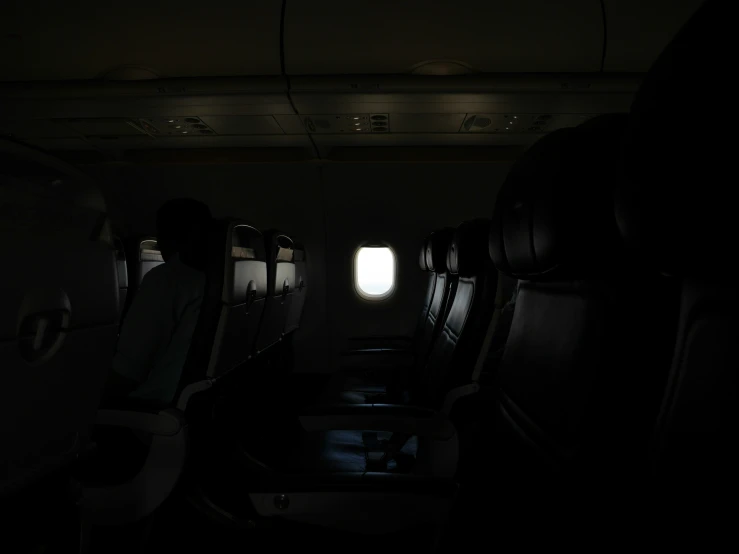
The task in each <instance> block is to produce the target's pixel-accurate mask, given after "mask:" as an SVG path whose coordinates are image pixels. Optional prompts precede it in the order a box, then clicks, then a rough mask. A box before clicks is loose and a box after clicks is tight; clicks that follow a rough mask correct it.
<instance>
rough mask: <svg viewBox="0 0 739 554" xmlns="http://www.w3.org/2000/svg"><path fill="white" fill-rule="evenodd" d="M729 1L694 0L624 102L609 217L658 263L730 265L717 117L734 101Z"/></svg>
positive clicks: (727, 171)
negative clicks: (626, 116)
mask: <svg viewBox="0 0 739 554" xmlns="http://www.w3.org/2000/svg"><path fill="white" fill-rule="evenodd" d="M731 7H732V3H731V2H714V1H712V0H709V1H708V2H705V3H704V4H703V6H702V7H701V8H700V9H699V10H698V11H697V12H696V13H695V14H694V16H693V17H692V18H691V19H690V20H689V21H688V23H687V24H686V25H685V26H684V27H683V29H682V30H681V31H680V32H679V33H678V34H677V35H676V36H675V38H674V40H673V41H672V42H671V43H670V44H669V45H668V46H667V48H666V49H665V51H664V52H663V53H662V54H661V55H660V57H659V58H658V59H657V61H656V62H655V63H654V65H653V66H652V68H651V69H650V71H649V73H648V74H647V75H646V77H645V79H644V81H643V83H642V86H641V89H640V90H639V92H638V94H637V96H636V98H635V100H634V104H633V106H632V110H631V115H630V120H629V125H628V130H627V133H626V140H625V142H624V173H625V177H626V178H625V179H624V181H623V183H622V186H620V187H619V189H618V191H617V194H616V217H617V220H618V225H619V228H620V229H621V232H622V235H623V237H624V240H625V241H626V243H627V245H628V246H635V247H637V252H639V253H640V254H641V255H642V256H643V259H644V262H645V263H648V264H650V265H654V266H656V267H657V269H659V270H661V271H663V272H665V273H670V274H674V275H695V274H700V273H704V274H705V273H708V272H709V271H710V272H711V274H712V275H714V276H719V275H721V274H727V273H728V272H729V270H731V269H732V268H733V266H734V260H733V255H732V252H734V250H735V248H736V244H737V226H736V223H735V212H736V203H735V201H734V190H733V189H734V186H733V185H731V184H730V181H731V176H732V174H733V173H734V171H733V170H734V166H735V162H734V157H735V153H734V152H733V150H734V144H733V141H731V140H729V139H728V138H726V131H727V130H728V129H730V127H727V124H728V123H729V122H728V120H727V119H726V117H725V114H726V113H729V112H728V110H729V109H730V107H731V106H732V105H733V101H734V98H733V97H734V85H733V77H734V76H733V71H731V70H730V69H729V68H731V67H733V66H734V64H735V60H734V51H735V46H734V42H735V38H734V37H735V32H734V31H735V30H734V29H733V27H734V26H735V24H734V20H735V17H734V15H733V12H732V10H731ZM686 110H688V111H687V112H686ZM682 114H684V115H682Z"/></svg>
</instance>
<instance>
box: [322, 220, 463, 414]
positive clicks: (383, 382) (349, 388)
mask: <svg viewBox="0 0 739 554" xmlns="http://www.w3.org/2000/svg"><path fill="white" fill-rule="evenodd" d="M453 235H454V229H453V228H444V229H440V230H438V231H434V232H433V233H431V234H430V235H429V236H428V237H427V238H426V240H425V241H424V244H423V246H422V247H421V254H420V256H419V263H420V266H421V269H422V270H423V271H425V272H427V273H428V284H427V287H426V295H425V297H424V303H423V306H422V307H421V313H420V315H419V318H418V325H417V327H416V332H415V335H414V337H413V352H412V355H413V357H412V360H411V364H410V366H405V367H404V366H402V365H400V366H398V365H397V364H393V363H392V362H393V360H392V358H391V359H390V362H391V365H390V366H389V367H387V368H383V369H372V370H345V371H339V372H337V373H336V374H335V375H334V376H332V378H331V381H330V382H329V385H328V387H327V389H326V392H325V394H324V397H323V401H325V402H332V401H341V402H348V403H355V404H357V403H358V404H361V403H365V402H371V401H372V399H373V398H375V397H376V396H377V395H382V394H385V393H387V392H388V387H390V389H391V390H392V391H397V394H395V395H394V396H395V397H396V399H399V398H402V392H403V391H405V390H407V389H408V387H410V386H411V383H412V382H413V379H414V378H415V377H416V376H417V375H418V374H419V373H420V369H419V368H420V367H422V366H423V365H424V364H425V363H426V361H427V359H428V356H429V353H430V352H431V349H432V347H433V345H434V340H435V339H436V336H437V335H438V334H439V330H440V329H441V326H442V325H443V324H444V320H445V317H446V309H447V305H448V303H449V301H450V299H452V298H453V297H454V293H455V291H456V286H457V276H456V275H452V274H451V273H450V272H449V271H448V269H447V253H448V251H449V245H450V243H451V240H452V237H453Z"/></svg>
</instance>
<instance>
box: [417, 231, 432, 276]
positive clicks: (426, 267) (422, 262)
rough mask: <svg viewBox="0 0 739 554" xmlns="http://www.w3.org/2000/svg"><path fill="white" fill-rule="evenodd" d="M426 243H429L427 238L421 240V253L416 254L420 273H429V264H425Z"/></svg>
mask: <svg viewBox="0 0 739 554" xmlns="http://www.w3.org/2000/svg"><path fill="white" fill-rule="evenodd" d="M428 243H429V239H428V237H426V238H425V239H423V244H422V245H421V252H419V254H418V265H419V266H420V267H421V271H431V268H430V267H429V264H428V263H426V249H427V248H428Z"/></svg>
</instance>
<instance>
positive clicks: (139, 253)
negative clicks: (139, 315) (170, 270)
mask: <svg viewBox="0 0 739 554" xmlns="http://www.w3.org/2000/svg"><path fill="white" fill-rule="evenodd" d="M124 247H125V258H126V267H127V269H128V290H127V292H126V303H125V304H124V305H123V308H122V312H121V320H123V318H125V317H126V312H128V308H129V307H130V306H131V303H132V302H133V299H134V298H135V297H136V293H137V292H138V290H139V287H140V286H141V282H142V281H143V280H144V275H146V274H147V273H148V272H149V271H151V270H152V269H154V268H155V267H156V266H158V265H161V264H163V263H164V258H163V257H162V253H161V252H160V251H159V247H158V245H157V239H156V238H155V237H152V236H138V237H131V238H129V239H127V240H126V241H125V242H124Z"/></svg>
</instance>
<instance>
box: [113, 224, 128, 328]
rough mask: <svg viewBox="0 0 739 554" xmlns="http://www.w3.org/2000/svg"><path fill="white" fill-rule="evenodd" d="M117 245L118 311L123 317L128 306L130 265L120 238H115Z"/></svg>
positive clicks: (114, 241)
mask: <svg viewBox="0 0 739 554" xmlns="http://www.w3.org/2000/svg"><path fill="white" fill-rule="evenodd" d="M113 244H114V245H115V258H116V268H117V270H118V309H119V310H120V313H121V317H122V316H123V310H124V307H125V306H126V297H127V296H128V264H127V263H126V250H125V248H124V247H123V241H122V240H121V239H120V238H119V237H114V238H113Z"/></svg>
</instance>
